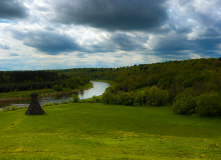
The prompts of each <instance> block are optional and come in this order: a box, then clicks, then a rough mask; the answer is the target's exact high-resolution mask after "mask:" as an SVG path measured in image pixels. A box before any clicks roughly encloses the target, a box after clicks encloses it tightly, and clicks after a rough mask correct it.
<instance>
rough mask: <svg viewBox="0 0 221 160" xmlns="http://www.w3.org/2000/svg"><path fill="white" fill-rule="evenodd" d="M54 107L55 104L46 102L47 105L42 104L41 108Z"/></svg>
mask: <svg viewBox="0 0 221 160" xmlns="http://www.w3.org/2000/svg"><path fill="white" fill-rule="evenodd" d="M54 105H56V104H55V103H50V102H47V103H45V104H43V106H42V107H46V106H54Z"/></svg>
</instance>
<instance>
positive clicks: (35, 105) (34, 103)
mask: <svg viewBox="0 0 221 160" xmlns="http://www.w3.org/2000/svg"><path fill="white" fill-rule="evenodd" d="M44 113H45V112H44V110H43V109H42V108H41V105H40V104H39V102H38V93H36V92H33V93H32V94H31V103H30V105H29V107H28V110H27V111H26V112H25V114H26V115H40V114H44Z"/></svg>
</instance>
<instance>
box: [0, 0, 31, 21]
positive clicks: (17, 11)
mask: <svg viewBox="0 0 221 160" xmlns="http://www.w3.org/2000/svg"><path fill="white" fill-rule="evenodd" d="M26 16H27V8H26V7H25V6H24V5H23V4H22V3H21V2H19V1H17V0H1V1H0V18H3V19H14V18H25V17H26Z"/></svg>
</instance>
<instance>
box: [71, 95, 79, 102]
mask: <svg viewBox="0 0 221 160" xmlns="http://www.w3.org/2000/svg"><path fill="white" fill-rule="evenodd" d="M71 97H72V102H73V103H78V102H79V101H80V98H79V96H78V95H76V94H72V95H71Z"/></svg>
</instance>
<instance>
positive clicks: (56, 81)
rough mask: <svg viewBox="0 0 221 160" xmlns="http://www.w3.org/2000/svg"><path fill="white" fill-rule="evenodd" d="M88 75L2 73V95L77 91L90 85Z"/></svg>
mask: <svg viewBox="0 0 221 160" xmlns="http://www.w3.org/2000/svg"><path fill="white" fill-rule="evenodd" d="M89 81H90V79H89V77H88V76H86V75H82V76H78V77H74V76H68V75H59V74H58V73H57V72H56V71H47V70H45V71H0V93H2V92H11V91H25V90H35V89H44V88H54V89H55V90H57V91H62V90H63V88H71V89H76V88H78V87H79V86H83V85H86V84H88V83H89Z"/></svg>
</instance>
